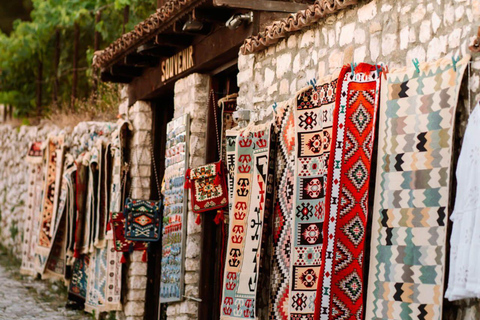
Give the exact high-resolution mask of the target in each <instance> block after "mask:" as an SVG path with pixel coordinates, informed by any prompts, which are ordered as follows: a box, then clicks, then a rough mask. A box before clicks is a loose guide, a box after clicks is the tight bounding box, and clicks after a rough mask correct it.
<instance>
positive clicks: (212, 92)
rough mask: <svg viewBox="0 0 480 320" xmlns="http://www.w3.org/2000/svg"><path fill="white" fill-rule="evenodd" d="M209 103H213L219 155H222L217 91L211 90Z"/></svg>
mask: <svg viewBox="0 0 480 320" xmlns="http://www.w3.org/2000/svg"><path fill="white" fill-rule="evenodd" d="M208 104H209V105H213V114H214V116H215V135H216V137H217V148H218V156H219V157H221V156H222V145H221V144H220V133H219V130H218V116H217V108H218V107H217V104H216V103H215V92H214V91H213V89H212V90H210V101H209V103H208Z"/></svg>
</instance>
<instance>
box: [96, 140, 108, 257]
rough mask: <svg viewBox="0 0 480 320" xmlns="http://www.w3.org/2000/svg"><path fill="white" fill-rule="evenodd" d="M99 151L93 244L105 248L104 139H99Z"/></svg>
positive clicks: (97, 145)
mask: <svg viewBox="0 0 480 320" xmlns="http://www.w3.org/2000/svg"><path fill="white" fill-rule="evenodd" d="M95 150H96V151H97V171H98V178H97V187H96V192H97V194H96V198H97V201H96V203H95V204H96V205H95V212H94V213H95V217H96V219H95V221H96V223H95V234H94V237H93V245H94V246H95V247H96V248H104V247H105V245H106V243H105V226H106V225H105V219H106V217H105V213H106V205H107V203H106V199H105V196H106V190H105V176H104V175H105V168H104V166H105V164H104V160H105V155H104V147H103V143H102V140H98V141H97V143H96V148H95Z"/></svg>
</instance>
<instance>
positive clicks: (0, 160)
mask: <svg viewBox="0 0 480 320" xmlns="http://www.w3.org/2000/svg"><path fill="white" fill-rule="evenodd" d="M56 131H58V128H55V127H52V126H44V127H41V128H38V127H30V126H22V127H20V128H16V127H13V126H11V125H0V244H1V245H2V246H4V247H5V248H8V249H10V250H11V251H12V253H14V254H15V256H16V257H17V258H18V259H19V260H21V259H22V255H21V252H22V241H23V219H24V213H25V210H26V203H27V198H28V192H27V190H28V177H29V170H28V168H29V166H28V163H27V162H26V161H25V157H26V156H27V152H28V148H29V145H30V143H31V142H32V141H34V140H41V141H43V140H45V139H46V137H47V136H48V135H49V134H50V133H55V132H56Z"/></svg>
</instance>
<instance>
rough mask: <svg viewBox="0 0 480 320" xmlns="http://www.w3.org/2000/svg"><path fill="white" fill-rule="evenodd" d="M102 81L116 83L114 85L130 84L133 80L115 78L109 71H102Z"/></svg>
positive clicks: (129, 78) (130, 78)
mask: <svg viewBox="0 0 480 320" xmlns="http://www.w3.org/2000/svg"><path fill="white" fill-rule="evenodd" d="M100 79H101V80H102V81H103V82H114V83H130V82H132V80H133V78H132V77H121V76H113V75H112V74H111V73H110V72H109V71H102V72H101V73H100Z"/></svg>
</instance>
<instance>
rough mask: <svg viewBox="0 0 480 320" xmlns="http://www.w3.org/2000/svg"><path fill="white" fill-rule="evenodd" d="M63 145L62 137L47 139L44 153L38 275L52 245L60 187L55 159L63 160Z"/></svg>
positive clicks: (36, 256)
mask: <svg viewBox="0 0 480 320" xmlns="http://www.w3.org/2000/svg"><path fill="white" fill-rule="evenodd" d="M63 144H64V141H63V136H59V137H49V138H48V140H47V146H46V151H45V157H46V173H45V179H44V186H43V192H44V193H43V204H42V211H41V213H40V220H39V223H40V226H39V233H38V239H37V246H36V248H35V270H36V271H37V272H38V273H40V274H43V272H44V270H45V265H46V263H47V258H48V255H49V254H50V250H51V249H52V244H53V243H52V237H53V231H54V228H55V220H54V212H55V209H56V208H55V206H56V205H57V202H58V194H59V190H60V185H57V180H58V179H57V167H58V166H57V159H59V158H60V159H61V158H63ZM57 151H58V152H57ZM59 155H60V156H61V157H59ZM60 174H61V172H60Z"/></svg>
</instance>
